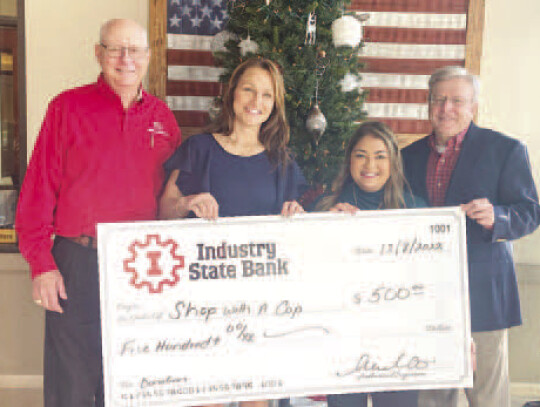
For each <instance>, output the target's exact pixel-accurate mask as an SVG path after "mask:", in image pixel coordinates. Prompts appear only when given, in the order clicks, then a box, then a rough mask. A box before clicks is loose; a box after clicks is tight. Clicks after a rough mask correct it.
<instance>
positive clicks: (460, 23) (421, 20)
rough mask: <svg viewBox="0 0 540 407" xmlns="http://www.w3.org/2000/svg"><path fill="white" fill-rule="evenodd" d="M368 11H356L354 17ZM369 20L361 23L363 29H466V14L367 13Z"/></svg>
mask: <svg viewBox="0 0 540 407" xmlns="http://www.w3.org/2000/svg"><path fill="white" fill-rule="evenodd" d="M366 11H368V10H362V11H356V13H355V14H356V15H361V14H365V13H366ZM367 14H369V18H368V19H367V20H366V21H364V22H363V23H362V25H364V26H365V27H371V26H373V27H394V28H437V29H441V30H442V29H454V30H465V29H466V28H467V15H466V14H441V13H425V14H422V13H395V12H378V11H372V12H368V13H367Z"/></svg>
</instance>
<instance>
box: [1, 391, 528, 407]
mask: <svg viewBox="0 0 540 407" xmlns="http://www.w3.org/2000/svg"><path fill="white" fill-rule="evenodd" d="M531 400H538V398H534V397H526V396H524V395H512V407H522V406H523V405H524V404H525V403H526V402H527V401H531ZM0 406H1V407H43V403H42V400H41V390H40V389H36V390H34V389H32V390H21V389H13V390H9V389H0ZM466 406H467V402H466V400H465V397H463V400H462V402H461V403H460V405H459V407H466ZM292 407H326V403H324V402H313V401H311V400H308V399H304V398H296V399H293V400H292Z"/></svg>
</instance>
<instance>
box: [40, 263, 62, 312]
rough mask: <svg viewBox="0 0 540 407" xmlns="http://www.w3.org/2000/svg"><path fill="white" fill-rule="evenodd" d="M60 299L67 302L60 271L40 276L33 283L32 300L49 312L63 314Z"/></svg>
mask: <svg viewBox="0 0 540 407" xmlns="http://www.w3.org/2000/svg"><path fill="white" fill-rule="evenodd" d="M58 297H60V298H62V299H63V300H67V294H66V287H65V286H64V278H63V277H62V275H61V274H60V272H59V271H58V270H52V271H49V272H47V273H43V274H40V275H39V276H37V277H36V278H34V281H32V298H33V299H34V302H35V303H36V304H38V305H40V306H42V307H43V308H45V309H46V310H48V311H55V312H59V313H61V314H62V313H63V312H64V310H63V309H62V307H61V306H60V303H59V302H58Z"/></svg>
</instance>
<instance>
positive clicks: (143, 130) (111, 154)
mask: <svg viewBox="0 0 540 407" xmlns="http://www.w3.org/2000/svg"><path fill="white" fill-rule="evenodd" d="M180 140H181V135H180V129H179V128H178V125H177V123H176V120H175V118H174V116H173V114H172V113H171V111H170V110H169V108H168V107H167V106H166V105H165V103H163V102H162V101H160V100H159V99H157V98H156V97H154V96H152V95H150V94H148V93H146V92H144V91H143V92H142V97H141V98H140V100H138V101H137V102H135V103H133V104H132V105H131V106H130V107H129V108H128V109H127V110H125V109H124V108H123V106H122V103H121V100H120V98H119V96H118V95H117V94H116V93H114V91H113V90H112V89H111V88H110V87H109V85H108V84H107V83H106V82H105V81H104V80H103V78H102V77H100V78H99V79H98V81H97V82H96V83H93V84H90V85H87V86H83V87H80V88H76V89H71V90H68V91H66V92H63V93H61V94H60V95H58V96H57V97H56V98H54V99H53V101H52V102H51V103H50V104H49V107H48V110H47V113H46V116H45V119H44V121H43V124H42V127H41V131H40V133H39V136H38V138H37V141H36V144H35V147H34V152H33V154H32V158H31V159H30V163H29V165H28V169H27V171H26V176H25V179H24V183H23V186H22V189H21V194H20V197H19V203H18V208H17V216H16V229H17V232H18V236H19V248H20V251H21V253H22V255H23V256H24V257H25V258H26V260H27V261H28V263H29V264H30V267H31V271H32V277H35V276H36V275H38V274H41V273H44V272H47V271H50V270H54V269H57V266H56V264H55V262H54V259H53V257H52V255H51V248H52V244H53V241H52V236H53V235H60V236H67V237H73V236H80V235H89V236H95V235H96V224H97V223H99V222H118V221H133V220H151V219H155V218H156V212H157V198H158V195H159V193H160V190H161V188H162V185H163V176H164V173H163V169H162V164H163V162H164V161H165V160H166V159H167V158H168V157H169V156H170V155H171V154H172V153H173V151H174V150H175V149H176V147H177V146H178V145H179V144H180Z"/></svg>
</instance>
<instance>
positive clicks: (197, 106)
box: [166, 96, 214, 112]
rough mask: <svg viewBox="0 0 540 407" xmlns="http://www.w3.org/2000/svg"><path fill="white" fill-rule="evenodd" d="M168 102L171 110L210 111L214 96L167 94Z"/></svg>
mask: <svg viewBox="0 0 540 407" xmlns="http://www.w3.org/2000/svg"><path fill="white" fill-rule="evenodd" d="M166 101H167V104H168V105H169V107H170V108H171V110H202V111H205V112H206V111H208V109H209V108H210V106H212V103H213V102H214V98H213V97H211V96H167V97H166Z"/></svg>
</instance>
